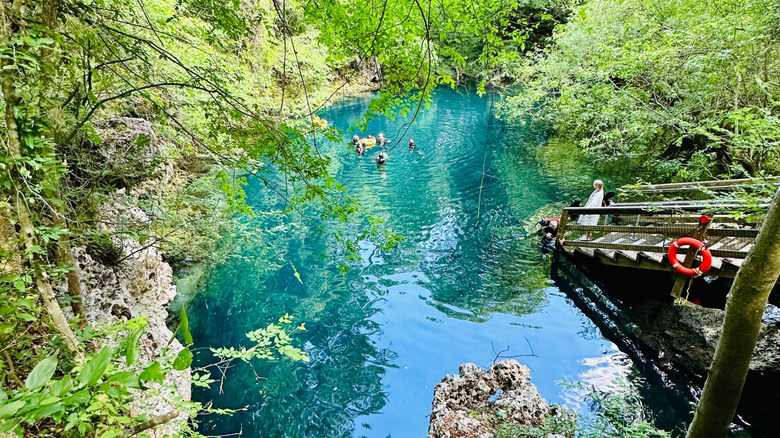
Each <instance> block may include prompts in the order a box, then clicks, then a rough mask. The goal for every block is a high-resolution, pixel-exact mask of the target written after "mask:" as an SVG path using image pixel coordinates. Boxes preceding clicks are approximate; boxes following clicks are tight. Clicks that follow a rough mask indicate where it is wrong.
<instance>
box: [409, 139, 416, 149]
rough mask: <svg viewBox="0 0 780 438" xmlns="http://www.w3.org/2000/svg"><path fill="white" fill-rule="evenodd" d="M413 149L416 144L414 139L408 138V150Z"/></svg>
mask: <svg viewBox="0 0 780 438" xmlns="http://www.w3.org/2000/svg"><path fill="white" fill-rule="evenodd" d="M415 149H417V145H416V144H414V140H413V139H411V138H410V139H409V152H414V151H415Z"/></svg>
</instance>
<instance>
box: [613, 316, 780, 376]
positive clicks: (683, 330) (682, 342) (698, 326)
mask: <svg viewBox="0 0 780 438" xmlns="http://www.w3.org/2000/svg"><path fill="white" fill-rule="evenodd" d="M626 314H627V315H626V316H628V317H629V319H630V323H631V324H633V325H634V326H635V327H636V335H637V337H638V338H639V339H640V340H641V341H642V342H644V343H646V344H647V345H648V346H650V347H651V348H652V349H654V350H656V351H662V352H663V353H664V359H668V360H669V361H671V362H672V363H675V364H677V365H680V366H682V367H684V368H686V369H689V370H692V371H694V372H696V373H699V374H705V373H706V370H707V368H708V367H709V366H710V362H712V357H713V356H714V355H715V348H716V347H717V345H718V339H720V334H721V330H722V326H723V320H724V318H725V312H724V311H723V310H721V309H712V308H707V307H702V306H696V305H692V304H688V305H683V306H680V305H674V304H672V303H669V302H657V301H651V302H646V303H642V304H636V305H634V306H633V307H632V308H631V309H630V310H628V311H627V312H626ZM750 369H751V370H752V371H774V372H777V371H780V325H778V323H777V322H775V323H772V324H762V327H761V331H760V332H759V338H758V343H757V344H756V350H755V351H754V353H753V359H752V360H751V361H750Z"/></svg>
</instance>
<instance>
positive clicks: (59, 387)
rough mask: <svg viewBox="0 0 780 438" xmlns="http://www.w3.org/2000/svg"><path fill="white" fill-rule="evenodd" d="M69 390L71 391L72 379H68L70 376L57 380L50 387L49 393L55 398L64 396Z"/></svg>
mask: <svg viewBox="0 0 780 438" xmlns="http://www.w3.org/2000/svg"><path fill="white" fill-rule="evenodd" d="M71 389H73V379H72V378H71V377H70V375H67V376H65V377H63V378H61V379H60V380H57V381H56V382H54V383H52V385H51V393H52V395H54V396H56V397H62V396H64V395H65V394H67V393H68V391H70V390H71Z"/></svg>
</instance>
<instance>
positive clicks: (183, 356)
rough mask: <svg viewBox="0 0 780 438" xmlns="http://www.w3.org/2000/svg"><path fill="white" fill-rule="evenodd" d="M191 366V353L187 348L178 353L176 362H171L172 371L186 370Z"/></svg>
mask: <svg viewBox="0 0 780 438" xmlns="http://www.w3.org/2000/svg"><path fill="white" fill-rule="evenodd" d="M191 364H192V352H191V351H190V349H189V348H185V349H184V350H182V351H180V352H179V355H178V356H176V360H174V361H173V369H174V370H179V371H181V370H186V369H187V368H189V367H190V365H191Z"/></svg>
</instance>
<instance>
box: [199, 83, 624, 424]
mask: <svg viewBox="0 0 780 438" xmlns="http://www.w3.org/2000/svg"><path fill="white" fill-rule="evenodd" d="M366 104H367V100H366V99H364V98H355V99H345V100H343V101H341V102H339V103H338V104H337V105H336V106H334V107H333V108H330V109H328V110H326V111H323V112H322V114H320V115H321V116H322V117H323V118H325V119H327V120H328V121H329V122H330V123H332V124H334V125H335V126H337V127H341V128H345V129H346V128H348V127H349V126H351V124H352V123H354V122H355V121H356V120H358V118H359V117H360V116H361V115H362V113H363V111H364V110H365V108H366ZM489 106H490V105H489V100H488V99H485V98H479V97H477V96H474V95H472V94H469V93H468V92H460V93H458V92H454V91H451V90H441V91H439V92H438V93H437V94H436V96H435V97H434V99H433V102H432V104H431V108H430V110H428V111H426V112H424V113H422V114H421V115H420V117H419V118H418V120H417V121H416V123H415V124H414V125H413V126H412V127H411V128H410V130H409V132H408V134H407V137H406V138H401V139H400V141H401V143H400V144H401V146H400V147H398V148H396V149H393V150H392V151H389V156H390V158H389V161H388V163H387V165H386V166H384V167H383V169H382V170H381V171H380V170H379V169H377V166H376V164H375V163H374V161H373V155H375V154H376V153H377V151H378V150H377V149H372V150H371V151H370V152H369V153H368V154H367V155H366V156H365V157H357V156H356V155H355V154H354V151H353V150H352V148H351V147H349V146H348V145H347V144H348V138H350V137H351V136H352V133H351V132H345V134H344V143H343V144H334V145H326V146H325V147H324V148H323V150H324V151H325V152H326V153H328V154H330V155H331V156H332V157H333V158H334V160H335V161H336V164H337V165H334V168H338V169H339V171H338V175H336V176H337V178H338V179H339V180H340V181H341V182H343V183H344V184H345V185H346V186H347V187H348V190H349V193H350V194H351V195H353V196H355V197H356V198H358V200H359V201H360V202H361V203H362V205H363V206H364V207H366V208H367V209H368V210H369V211H371V213H372V214H374V215H377V216H380V217H382V218H383V219H385V220H386V221H387V223H388V225H389V226H390V227H391V228H392V229H393V230H394V231H396V232H398V233H400V234H402V235H403V236H404V237H405V238H406V241H404V242H402V243H401V244H400V245H399V246H398V247H397V248H396V249H394V250H392V251H389V252H383V251H382V250H381V249H380V248H379V246H378V245H377V243H376V242H372V241H369V240H364V241H361V242H360V244H359V255H360V258H359V260H356V261H354V262H350V263H351V269H350V271H349V272H348V273H347V274H346V275H343V274H341V273H340V272H339V264H340V263H341V262H342V260H341V259H340V258H339V257H337V255H339V254H343V247H341V246H340V244H338V243H337V241H336V239H334V238H333V234H334V233H335V232H337V231H340V232H343V233H344V234H346V235H348V236H355V235H358V234H359V233H360V231H361V229H360V227H359V226H355V225H343V224H331V223H326V224H320V223H313V224H312V223H309V222H308V221H302V220H301V219H300V217H293V216H285V215H280V214H270V213H271V212H274V211H279V210H281V209H283V208H284V205H283V204H282V203H281V202H280V201H279V200H277V199H275V198H274V197H273V195H272V194H270V193H268V191H267V190H265V189H264V188H263V186H262V184H260V183H259V182H258V181H251V182H250V186H249V187H248V188H247V193H248V199H249V202H250V204H251V205H252V206H253V208H255V210H256V211H257V212H258V213H259V214H258V215H257V216H256V217H254V218H245V219H244V220H243V222H242V224H241V226H240V227H239V229H236V230H235V231H234V232H233V233H230V234H229V235H227V236H225V238H224V241H223V242H222V244H221V247H220V250H219V253H220V254H225V256H224V261H223V262H222V263H220V264H218V265H217V266H216V267H215V268H214V270H213V271H212V272H211V273H210V274H209V277H208V279H207V282H206V285H205V287H204V290H202V291H200V293H199V294H197V295H196V296H195V298H193V299H192V300H191V301H190V302H189V303H188V304H187V305H188V313H189V314H190V319H191V326H192V327H193V335H194V336H195V340H196V344H197V345H199V346H226V345H242V344H244V345H245V344H246V341H247V340H246V339H245V337H244V334H245V333H246V332H248V331H250V330H253V329H256V328H258V327H261V326H265V325H266V324H268V323H269V322H271V321H273V320H275V319H276V318H278V317H279V316H280V315H283V314H285V313H289V314H290V315H292V316H294V317H295V318H296V321H302V322H305V323H306V327H307V330H306V331H305V332H301V333H298V334H296V335H295V336H296V337H295V342H296V344H297V345H299V346H302V348H304V349H305V351H306V352H307V353H308V355H309V356H310V358H311V361H310V362H308V363H291V362H289V361H286V360H282V361H273V362H256V363H254V364H253V366H252V367H249V366H242V365H237V366H235V367H233V368H231V369H230V370H229V371H228V373H227V376H226V379H225V380H224V382H223V384H222V392H220V390H219V387H218V386H219V385H215V388H213V389H211V390H209V391H202V390H199V391H196V393H195V396H196V397H197V398H198V399H199V400H201V401H213V403H214V406H215V407H220V408H221V407H227V408H234V409H239V411H238V412H236V414H235V415H233V416H230V417H224V416H219V417H216V416H207V417H203V418H200V419H199V421H200V422H201V424H202V428H203V432H204V433H206V434H210V435H216V434H228V433H237V432H239V431H240V432H242V434H243V435H242V436H246V437H291V438H298V437H317V438H328V437H362V436H366V437H382V438H384V437H387V436H392V437H396V438H406V437H422V436H425V433H426V430H427V424H428V417H427V416H428V414H429V412H430V405H431V400H432V395H433V387H434V386H435V385H436V383H438V382H439V380H441V378H442V377H443V376H444V375H445V374H448V373H455V372H457V370H458V366H459V364H460V363H461V362H474V363H476V364H478V365H481V366H486V365H489V364H490V362H491V361H492V360H493V359H494V358H495V357H496V354H497V352H498V351H504V350H505V351H504V352H503V353H502V354H504V355H508V356H511V355H526V356H525V357H521V358H520V359H521V360H522V361H523V362H524V363H526V364H527V365H528V366H529V367H530V368H531V370H532V375H533V379H534V382H535V383H536V384H537V386H539V388H540V391H541V393H542V395H543V396H545V397H546V398H548V399H549V400H551V401H552V402H557V403H568V404H570V405H571V406H573V407H579V405H578V402H576V401H574V400H573V399H571V397H570V396H569V395H568V394H567V392H566V390H562V389H561V387H560V386H559V385H558V382H559V381H561V380H564V379H567V380H572V381H577V380H579V379H582V378H586V379H588V378H589V376H591V375H601V376H608V375H610V373H622V372H623V371H620V370H623V369H624V368H625V364H623V363H615V362H612V361H609V360H606V359H605V360H599V359H600V358H609V357H612V356H613V355H614V354H615V348H614V345H613V344H612V343H611V342H610V341H607V340H605V339H604V338H603V337H601V336H600V334H599V333H598V332H597V331H596V332H588V330H589V327H592V324H589V323H588V320H587V319H586V318H585V317H584V316H583V315H582V314H581V313H580V312H579V311H578V310H577V309H576V308H575V307H574V306H572V304H571V303H570V302H569V301H568V299H567V298H566V297H565V295H564V294H563V293H561V292H560V291H559V290H558V289H557V288H556V287H555V286H554V285H553V284H551V282H550V277H549V260H545V259H544V258H543V257H542V256H541V255H540V254H539V251H538V248H537V246H536V239H537V238H536V237H535V236H528V235H527V233H526V231H525V230H524V229H523V223H524V221H525V220H526V219H527V217H528V216H529V215H531V214H532V213H533V212H535V211H537V210H539V209H540V208H541V207H543V206H544V205H547V204H550V203H552V202H559V201H560V202H561V204H563V203H565V199H564V200H561V199H558V197H559V193H560V188H561V187H566V185H567V182H566V181H559V180H556V179H554V178H551V177H548V176H546V174H545V173H544V172H543V171H542V170H541V166H540V165H539V163H538V162H537V161H536V148H537V143H538V135H539V134H538V133H528V132H524V131H522V130H519V129H514V128H512V127H509V126H505V125H503V124H501V123H500V122H499V121H497V120H492V121H490V124H488V121H489V120H490V117H491V115H490V114H488V110H489ZM402 123H404V121H403V120H398V121H391V120H385V119H376V120H372V121H371V122H370V123H369V132H368V133H371V134H374V135H376V134H377V133H378V132H384V133H385V135H386V136H387V137H390V138H392V139H393V140H399V138H398V136H399V135H400V134H401V133H402V132H401V133H399V131H398V127H400V126H401V124H402ZM488 127H489V128H488ZM358 134H359V135H361V136H364V134H367V133H363V132H358ZM409 137H412V138H414V139H415V142H416V143H417V145H418V151H419V152H420V153H409V152H408V151H407V148H406V146H405V145H406V142H407V139H408V138H409ZM483 163H485V164H486V166H485V167H484V172H483ZM587 189H588V187H585V190H587ZM312 217H316V216H312ZM320 225H324V227H325V229H326V231H325V232H321V233H317V232H313V231H314V229H315V227H319V226H320ZM296 274H297V275H299V276H300V281H299V280H298V277H297V275H296ZM586 332H587V334H586ZM531 353H533V355H531ZM197 360H198V361H199V363H201V364H202V363H207V362H208V361H209V357H208V354H206V353H204V352H203V351H201V354H199V355H198V357H197ZM217 377H219V376H217ZM594 381H595V380H594Z"/></svg>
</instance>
